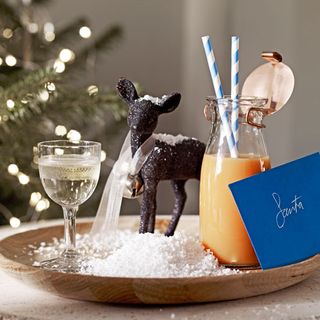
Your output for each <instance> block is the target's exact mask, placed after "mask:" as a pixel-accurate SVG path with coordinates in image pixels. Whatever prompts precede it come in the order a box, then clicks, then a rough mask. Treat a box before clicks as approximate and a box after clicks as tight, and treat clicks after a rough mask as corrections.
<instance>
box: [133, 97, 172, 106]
mask: <svg viewBox="0 0 320 320" xmlns="http://www.w3.org/2000/svg"><path fill="white" fill-rule="evenodd" d="M167 97H168V96H166V95H164V96H162V97H161V98H158V97H152V96H149V95H145V96H143V97H141V98H139V100H138V101H143V100H147V101H151V102H152V103H154V104H156V105H158V106H160V105H161V104H162V103H163V101H164V100H166V98H167Z"/></svg>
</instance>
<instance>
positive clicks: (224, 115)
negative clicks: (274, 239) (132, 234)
mask: <svg viewBox="0 0 320 320" xmlns="http://www.w3.org/2000/svg"><path fill="white" fill-rule="evenodd" d="M202 44H203V48H204V51H205V53H206V58H207V62H208V66H209V71H210V75H211V79H212V83H213V87H214V90H215V92H216V96H217V98H218V99H222V98H223V89H222V85H221V80H220V75H219V71H218V65H217V63H216V60H215V57H214V53H213V49H212V43H211V40H210V37H209V36H204V37H202ZM218 110H219V114H220V118H221V121H222V126H223V130H224V135H225V137H226V139H227V143H228V147H229V150H230V155H231V157H232V158H237V156H238V151H237V147H236V144H235V140H234V137H233V134H232V131H231V128H230V125H229V121H228V112H227V110H226V109H225V108H223V106H222V105H221V104H220V103H218Z"/></svg>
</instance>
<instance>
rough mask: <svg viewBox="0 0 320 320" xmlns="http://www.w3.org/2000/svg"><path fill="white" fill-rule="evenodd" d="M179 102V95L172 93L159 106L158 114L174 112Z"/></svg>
mask: <svg viewBox="0 0 320 320" xmlns="http://www.w3.org/2000/svg"><path fill="white" fill-rule="evenodd" d="M180 100H181V94H180V93H172V94H170V95H169V96H167V97H166V98H165V99H164V100H163V102H162V103H161V104H160V106H159V110H160V113H168V112H172V111H173V110H175V109H176V108H177V107H178V105H179V103H180Z"/></svg>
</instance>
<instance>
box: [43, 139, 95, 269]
mask: <svg viewBox="0 0 320 320" xmlns="http://www.w3.org/2000/svg"><path fill="white" fill-rule="evenodd" d="M37 153H38V165H39V173H40V179H41V182H42V185H43V187H44V189H45V191H46V193H47V195H48V196H49V197H50V198H51V199H52V200H53V201H54V202H56V203H57V204H59V205H61V206H62V209H63V215H64V221H65V223H64V225H65V236H64V238H65V250H64V252H63V253H62V255H61V256H60V257H58V258H56V259H52V260H48V261H43V262H42V263H41V267H43V268H45V269H50V270H55V271H60V272H78V271H79V270H80V267H81V266H80V262H81V259H82V258H83V257H81V256H80V255H79V254H78V252H77V250H76V239H75V236H76V224H75V219H76V213H77V211H78V207H79V205H81V204H82V203H84V202H85V201H86V200H87V199H88V198H89V197H90V196H91V195H92V193H93V191H94V189H95V187H96V185H97V183H98V179H99V174H100V153H101V145H100V143H98V142H92V141H77V142H72V141H67V140H55V141H45V142H40V143H39V144H38V148H37Z"/></svg>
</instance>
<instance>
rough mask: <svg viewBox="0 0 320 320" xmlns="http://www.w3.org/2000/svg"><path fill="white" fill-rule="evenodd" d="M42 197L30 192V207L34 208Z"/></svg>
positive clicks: (39, 194) (37, 193) (38, 193)
mask: <svg viewBox="0 0 320 320" xmlns="http://www.w3.org/2000/svg"><path fill="white" fill-rule="evenodd" d="M41 198H42V195H41V193H40V192H32V193H31V195H30V200H29V204H30V206H31V207H35V206H36V205H37V203H38V202H39V201H40V200H41Z"/></svg>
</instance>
